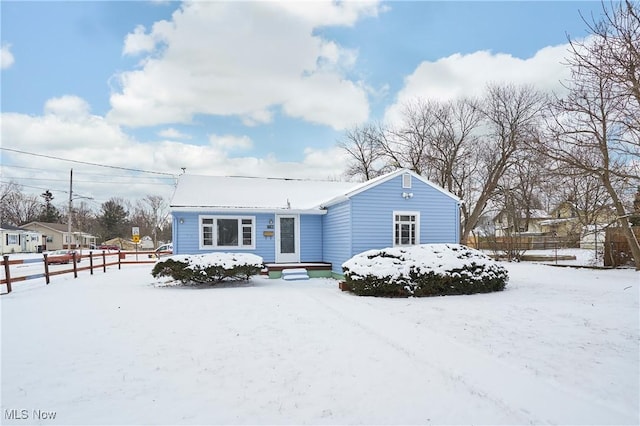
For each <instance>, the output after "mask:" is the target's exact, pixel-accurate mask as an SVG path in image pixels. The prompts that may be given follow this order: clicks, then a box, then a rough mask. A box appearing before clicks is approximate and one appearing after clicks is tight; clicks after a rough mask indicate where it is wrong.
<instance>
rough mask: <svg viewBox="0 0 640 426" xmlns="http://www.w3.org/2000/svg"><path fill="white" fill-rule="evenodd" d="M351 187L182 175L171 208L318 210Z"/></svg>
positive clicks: (307, 181) (337, 184) (269, 179)
mask: <svg viewBox="0 0 640 426" xmlns="http://www.w3.org/2000/svg"><path fill="white" fill-rule="evenodd" d="M353 186H354V183H353V182H336V181H314V180H302V179H276V178H258V177H233V176H198V175H182V176H180V177H179V179H178V186H177V187H176V191H175V193H174V195H173V198H172V200H171V207H173V208H179V207H220V208H225V209H234V208H235V209H275V210H278V209H291V210H309V209H318V208H319V206H320V204H321V203H322V202H323V201H326V200H328V199H330V198H333V197H335V196H336V195H338V194H343V193H346V192H347V191H348V190H349V189H350V188H353Z"/></svg>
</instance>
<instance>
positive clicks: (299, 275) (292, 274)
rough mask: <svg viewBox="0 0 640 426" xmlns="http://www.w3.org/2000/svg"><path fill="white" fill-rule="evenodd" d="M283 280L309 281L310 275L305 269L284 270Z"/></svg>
mask: <svg viewBox="0 0 640 426" xmlns="http://www.w3.org/2000/svg"><path fill="white" fill-rule="evenodd" d="M282 279H283V280H285V281H296V280H308V279H309V274H308V273H307V270H306V269H304V268H290V269H283V270H282Z"/></svg>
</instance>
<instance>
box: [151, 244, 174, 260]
mask: <svg viewBox="0 0 640 426" xmlns="http://www.w3.org/2000/svg"><path fill="white" fill-rule="evenodd" d="M170 254H173V244H172V243H169V244H163V245H161V246H160V247H158V248H157V249H156V251H155V256H156V257H160V256H162V255H165V256H167V255H170ZM149 257H151V255H149Z"/></svg>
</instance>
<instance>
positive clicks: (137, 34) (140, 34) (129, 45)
mask: <svg viewBox="0 0 640 426" xmlns="http://www.w3.org/2000/svg"><path fill="white" fill-rule="evenodd" d="M155 47H156V40H154V39H153V37H152V36H150V35H148V34H146V28H145V27H144V25H138V26H137V27H136V28H135V30H133V33H130V34H127V37H126V38H125V39H124V48H123V49H122V53H123V54H125V55H138V54H141V53H145V52H151V51H152V50H153V49H154V48H155Z"/></svg>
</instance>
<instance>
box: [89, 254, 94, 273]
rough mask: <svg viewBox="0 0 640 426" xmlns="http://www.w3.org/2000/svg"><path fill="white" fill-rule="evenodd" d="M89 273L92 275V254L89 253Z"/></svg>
mask: <svg viewBox="0 0 640 426" xmlns="http://www.w3.org/2000/svg"><path fill="white" fill-rule="evenodd" d="M89 272H90V273H91V275H93V252H91V253H89Z"/></svg>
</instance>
